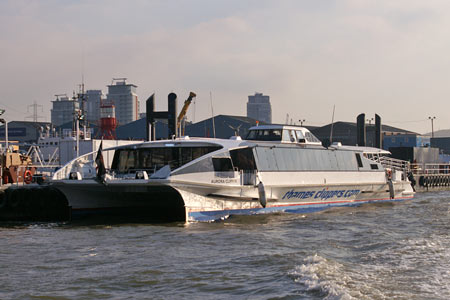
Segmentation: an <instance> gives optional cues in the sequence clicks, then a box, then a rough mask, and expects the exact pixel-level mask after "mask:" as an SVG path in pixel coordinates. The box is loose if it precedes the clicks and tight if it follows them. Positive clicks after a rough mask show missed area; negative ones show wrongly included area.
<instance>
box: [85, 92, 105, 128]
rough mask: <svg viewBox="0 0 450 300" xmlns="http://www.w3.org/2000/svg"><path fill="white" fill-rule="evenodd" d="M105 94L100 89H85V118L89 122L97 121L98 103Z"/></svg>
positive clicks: (98, 113)
mask: <svg viewBox="0 0 450 300" xmlns="http://www.w3.org/2000/svg"><path fill="white" fill-rule="evenodd" d="M104 98H105V95H104V94H103V92H102V91H101V90H87V91H86V117H87V118H86V119H87V121H88V122H90V123H98V121H99V120H100V105H101V102H102V100H103V99H104Z"/></svg>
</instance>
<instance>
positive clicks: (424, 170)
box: [411, 163, 450, 176]
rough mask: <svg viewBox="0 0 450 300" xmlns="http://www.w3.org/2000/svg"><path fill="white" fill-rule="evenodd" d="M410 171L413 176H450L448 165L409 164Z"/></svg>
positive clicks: (449, 165) (449, 166)
mask: <svg viewBox="0 0 450 300" xmlns="http://www.w3.org/2000/svg"><path fill="white" fill-rule="evenodd" d="M411 171H412V172H413V174H414V175H418V176H421V175H429V174H450V164H448V163H441V164H436V163H429V164H428V163H413V164H411Z"/></svg>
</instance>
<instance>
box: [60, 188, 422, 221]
mask: <svg viewBox="0 0 450 300" xmlns="http://www.w3.org/2000/svg"><path fill="white" fill-rule="evenodd" d="M55 187H56V188H58V189H59V190H61V191H62V192H63V193H64V194H65V195H66V197H67V200H68V202H69V206H71V207H72V213H73V215H74V216H77V215H79V214H82V213H83V214H85V213H89V212H95V213H96V214H97V215H98V214H99V213H101V212H104V213H108V214H109V213H111V212H112V213H115V212H117V213H118V214H124V212H127V211H130V212H132V213H133V214H134V213H136V212H139V213H140V217H145V216H148V217H149V218H151V219H156V220H164V221H214V220H220V219H223V218H226V217H228V216H229V215H233V214H241V215H249V214H261V213H273V212H291V213H308V212H314V211H319V210H323V209H326V208H329V207H334V206H355V205H360V204H363V203H368V202H375V201H376V202H378V201H380V202H381V201H400V200H405V199H410V198H412V197H413V194H414V193H413V192H412V191H411V187H410V185H409V184H408V183H407V182H394V183H393V190H390V189H389V185H388V184H380V183H376V184H375V183H374V184H353V185H327V186H324V185H308V186H305V185H302V186H267V187H265V194H266V197H267V205H266V207H263V206H262V204H261V201H260V198H259V194H258V188H257V187H255V186H244V187H243V186H236V187H230V186H222V187H221V186H217V185H214V186H212V185H202V186H199V185H192V184H187V183H186V184H183V183H168V184H151V185H150V184H139V185H130V184H126V185H125V184H123V185H119V184H110V185H101V184H99V183H97V182H95V181H92V183H91V184H86V182H84V183H83V184H80V185H77V184H73V181H72V182H71V184H70V185H65V184H63V183H61V184H58V185H55ZM224 191H227V192H226V193H223V192H224ZM392 193H393V194H392ZM392 196H393V198H392Z"/></svg>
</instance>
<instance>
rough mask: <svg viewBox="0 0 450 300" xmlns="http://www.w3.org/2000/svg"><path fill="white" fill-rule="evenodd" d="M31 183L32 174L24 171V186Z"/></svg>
mask: <svg viewBox="0 0 450 300" xmlns="http://www.w3.org/2000/svg"><path fill="white" fill-rule="evenodd" d="M32 181H33V174H31V171H30V170H26V171H25V172H24V173H23V182H25V183H26V184H30V183H31V182H32Z"/></svg>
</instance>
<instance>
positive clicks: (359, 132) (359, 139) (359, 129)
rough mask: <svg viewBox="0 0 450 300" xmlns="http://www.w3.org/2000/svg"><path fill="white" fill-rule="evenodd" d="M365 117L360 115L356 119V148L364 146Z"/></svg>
mask: <svg viewBox="0 0 450 300" xmlns="http://www.w3.org/2000/svg"><path fill="white" fill-rule="evenodd" d="M365 119H366V115H365V114H360V115H358V117H357V118H356V144H357V145H358V146H365V145H366V120H365Z"/></svg>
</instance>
